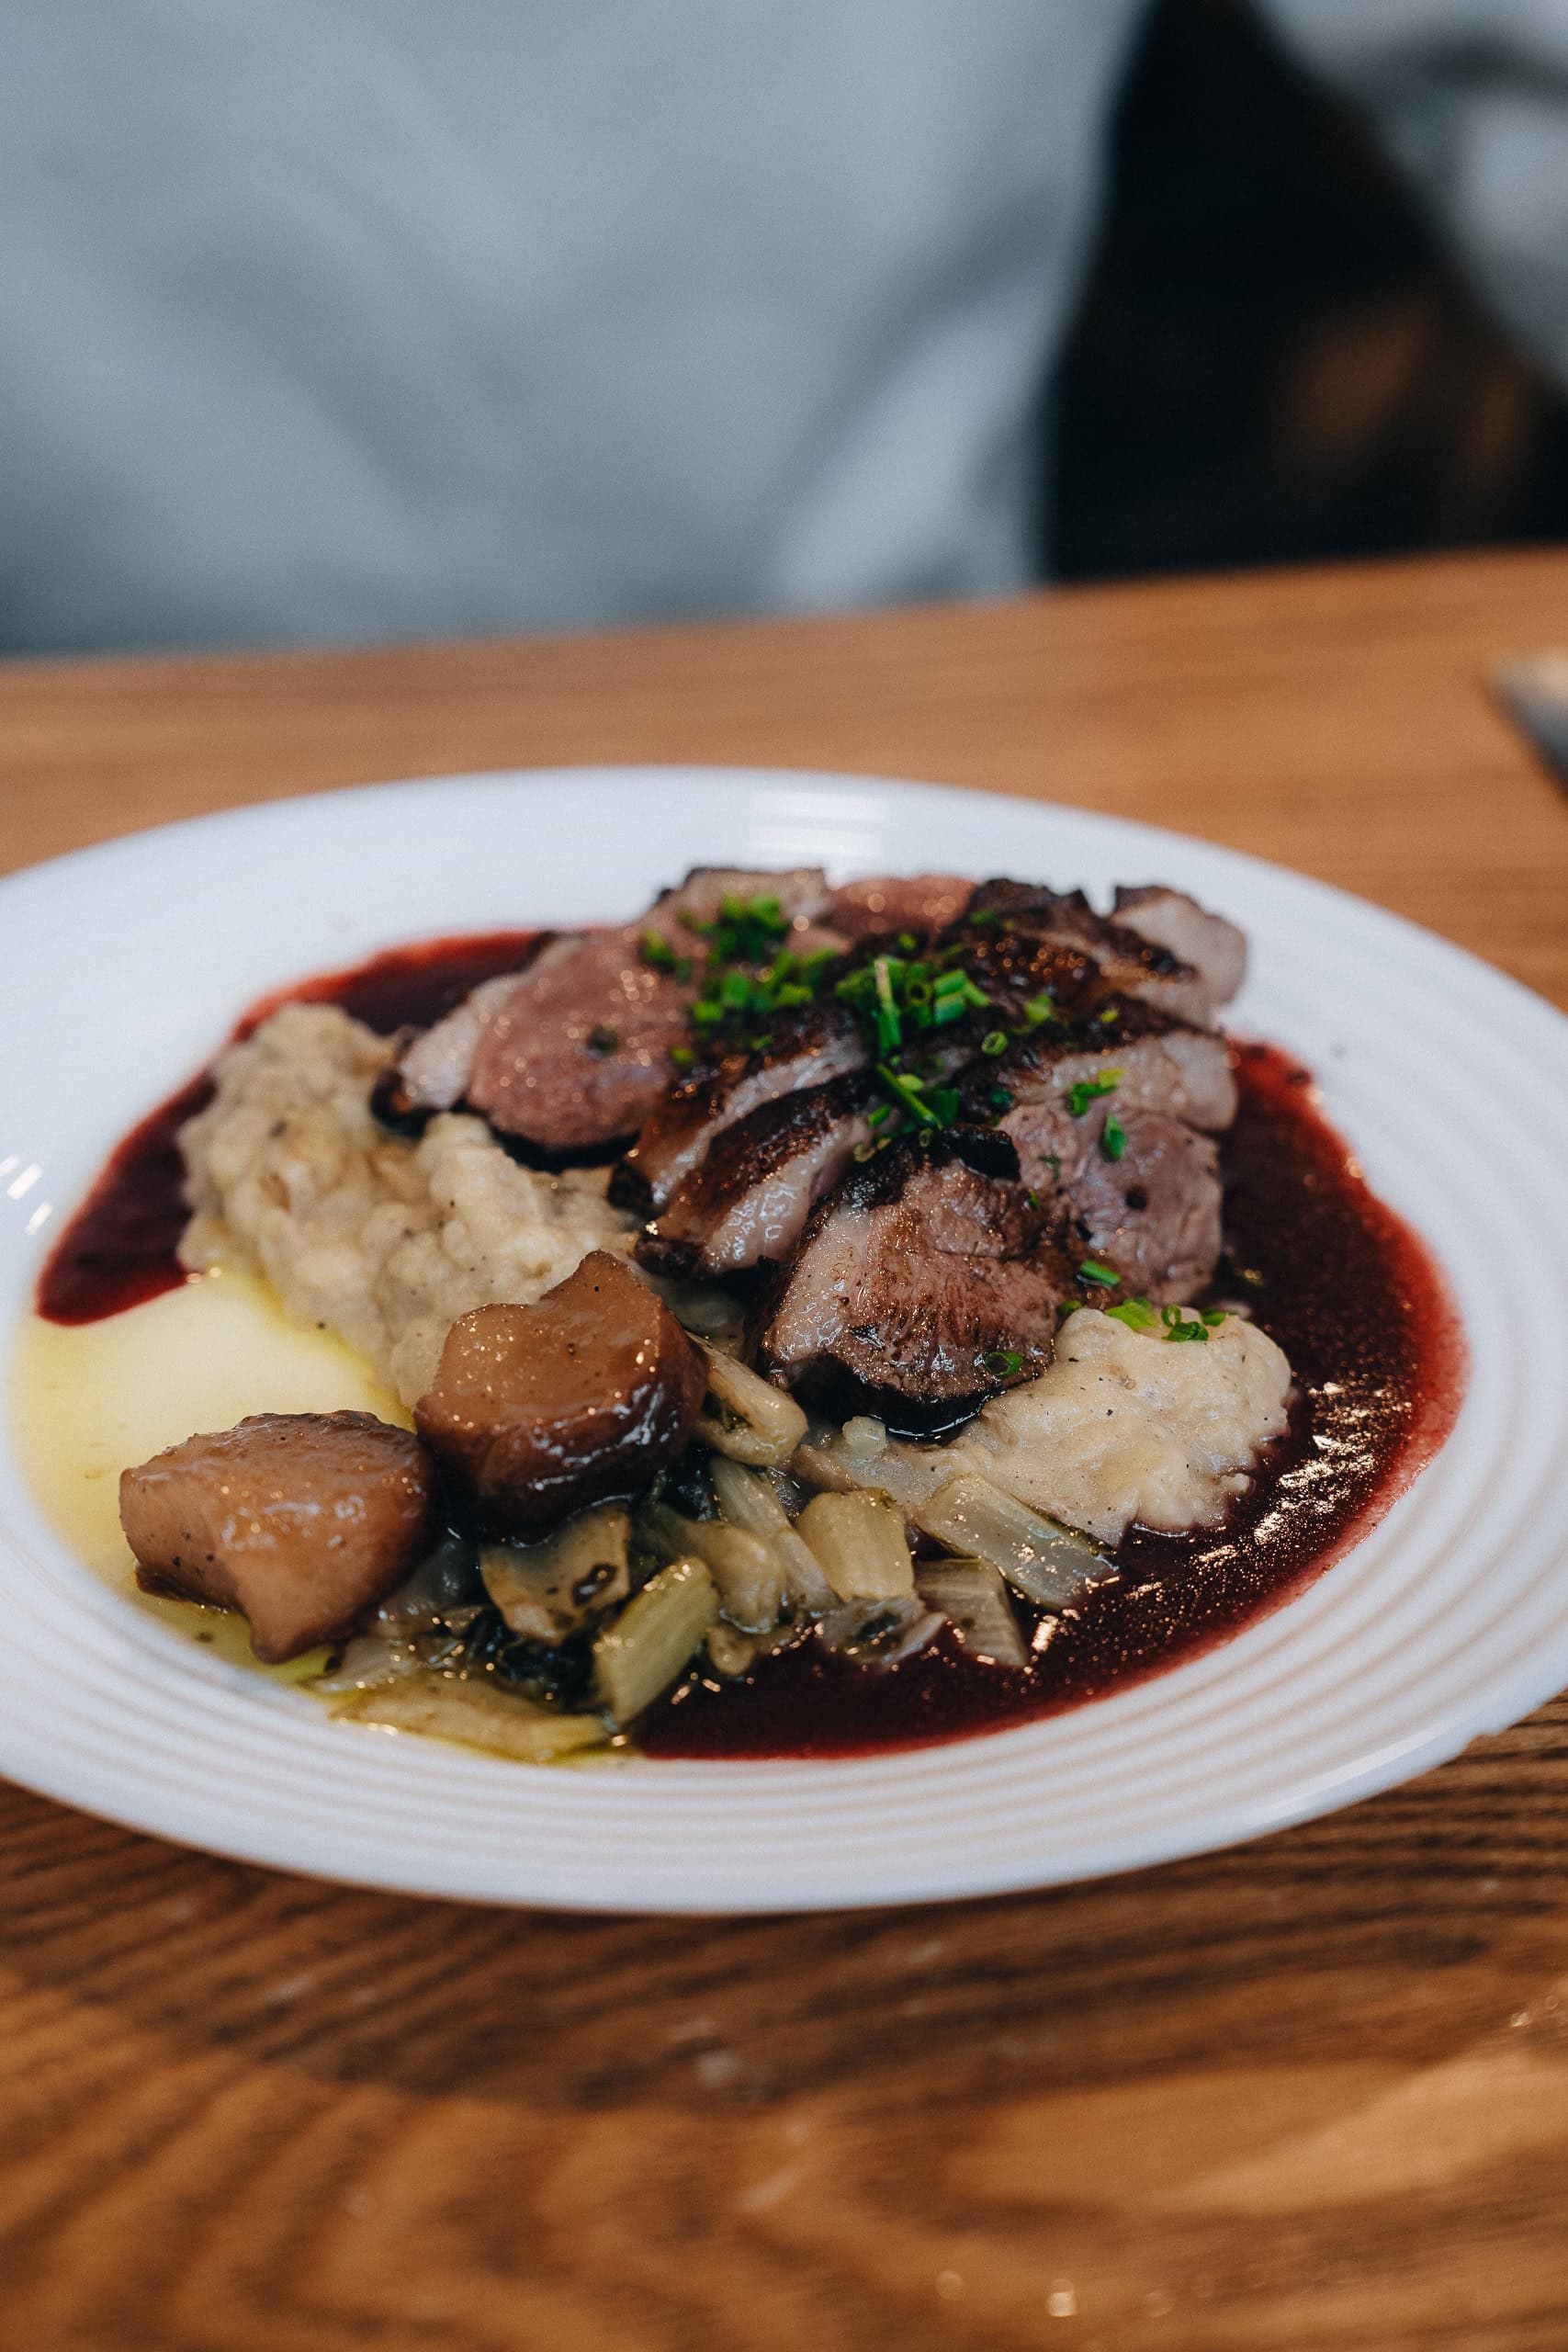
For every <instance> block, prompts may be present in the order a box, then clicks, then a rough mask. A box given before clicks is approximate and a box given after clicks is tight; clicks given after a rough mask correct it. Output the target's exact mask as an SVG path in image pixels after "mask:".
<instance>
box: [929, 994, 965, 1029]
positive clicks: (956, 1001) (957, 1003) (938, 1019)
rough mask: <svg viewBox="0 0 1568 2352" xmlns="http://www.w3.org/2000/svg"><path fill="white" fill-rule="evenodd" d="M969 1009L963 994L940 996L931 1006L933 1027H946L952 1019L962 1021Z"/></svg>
mask: <svg viewBox="0 0 1568 2352" xmlns="http://www.w3.org/2000/svg"><path fill="white" fill-rule="evenodd" d="M967 1010H968V1008H967V1006H966V1005H965V1004H964V999H963V998H962V996H953V995H949V996H939V997H938V998H937V999H936V1001H935V1002H934V1003H933V1004H932V1006H931V1027H932V1028H933V1029H945V1028H946V1026H947V1024H948V1023H949V1022H950V1021H962V1020H963V1018H964V1013H965V1012H966V1011H967Z"/></svg>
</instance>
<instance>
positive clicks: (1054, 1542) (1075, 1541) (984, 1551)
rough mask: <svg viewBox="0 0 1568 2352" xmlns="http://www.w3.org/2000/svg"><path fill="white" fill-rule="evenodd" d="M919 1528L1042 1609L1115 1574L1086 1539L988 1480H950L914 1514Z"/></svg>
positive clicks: (1078, 1594)
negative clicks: (984, 1563) (983, 1563)
mask: <svg viewBox="0 0 1568 2352" xmlns="http://www.w3.org/2000/svg"><path fill="white" fill-rule="evenodd" d="M914 1520H915V1524H916V1526H917V1527H919V1528H922V1529H923V1530H924V1532H926V1534H928V1535H934V1536H935V1537H936V1539H937V1542H938V1543H939V1544H946V1545H947V1546H948V1548H949V1550H950V1551H953V1552H959V1553H963V1554H964V1555H967V1556H969V1557H971V1558H974V1559H980V1560H988V1561H989V1562H990V1564H991V1566H993V1567H994V1568H999V1569H1000V1570H1001V1573H1002V1575H1003V1576H1004V1577H1006V1578H1007V1580H1008V1582H1009V1584H1010V1585H1011V1586H1012V1588H1013V1589H1014V1591H1015V1592H1021V1593H1022V1595H1023V1597H1024V1599H1025V1600H1032V1601H1033V1602H1034V1603H1035V1604H1036V1605H1037V1607H1039V1608H1041V1609H1062V1608H1065V1607H1066V1604H1067V1602H1068V1601H1070V1600H1079V1599H1080V1598H1081V1597H1082V1595H1083V1594H1084V1593H1086V1592H1088V1591H1089V1590H1090V1589H1091V1588H1092V1587H1093V1586H1095V1585H1097V1584H1099V1583H1100V1581H1101V1580H1102V1579H1103V1578H1104V1577H1106V1576H1108V1575H1109V1574H1110V1573H1111V1562H1110V1561H1109V1560H1107V1559H1106V1558H1105V1557H1104V1555H1103V1554H1101V1553H1100V1551H1098V1550H1097V1549H1096V1547H1095V1545H1094V1544H1091V1543H1090V1542H1089V1538H1088V1536H1087V1535H1077V1534H1075V1533H1074V1532H1073V1531H1072V1530H1071V1529H1070V1528H1066V1527H1058V1526H1057V1524H1056V1522H1055V1520H1053V1519H1042V1517H1041V1516H1040V1513H1039V1512H1038V1511H1035V1510H1030V1508H1029V1506H1028V1504H1027V1503H1021V1502H1018V1501H1015V1500H1014V1498H1013V1497H1012V1496H1011V1495H1005V1494H1003V1492H1002V1490H1001V1488H1000V1487H993V1486H992V1484H991V1482H990V1480H989V1479H988V1478H976V1477H972V1476H968V1475H967V1474H965V1475H964V1476H961V1477H957V1478H950V1479H948V1481H947V1483H946V1485H945V1486H942V1487H938V1488H937V1491H936V1493H935V1494H934V1495H932V1496H931V1498H930V1499H929V1501H927V1502H924V1503H922V1504H921V1505H920V1507H919V1510H917V1511H916V1512H915V1513H914Z"/></svg>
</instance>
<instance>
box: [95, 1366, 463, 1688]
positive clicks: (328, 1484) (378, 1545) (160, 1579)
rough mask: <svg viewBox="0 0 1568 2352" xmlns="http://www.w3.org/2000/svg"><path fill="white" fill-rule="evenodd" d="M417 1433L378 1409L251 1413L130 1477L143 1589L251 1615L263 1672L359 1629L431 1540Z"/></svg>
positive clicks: (427, 1467) (129, 1534) (128, 1507)
mask: <svg viewBox="0 0 1568 2352" xmlns="http://www.w3.org/2000/svg"><path fill="white" fill-rule="evenodd" d="M119 1518H120V1525H121V1526H122V1527H123V1528H124V1530H125V1533H126V1540H127V1542H128V1543H129V1544H130V1548H131V1550H132V1551H133V1552H134V1553H135V1555H136V1580H137V1582H138V1583H139V1584H140V1585H141V1588H142V1589H143V1591H145V1592H161V1593H168V1594H172V1595H173V1596H174V1597H175V1599H176V1600H207V1601H211V1602H214V1603H215V1604H216V1605H217V1606H218V1607H219V1608H220V1609H238V1610H241V1611H243V1613H244V1615H245V1616H246V1617H247V1618H248V1619H249V1621H250V1627H251V1646H252V1647H253V1649H254V1651H255V1654H256V1656H257V1657H259V1658H260V1659H262V1660H263V1662H264V1663H265V1664H267V1665H276V1664H277V1663H278V1662H279V1661H280V1660H281V1659H283V1658H289V1657H299V1654H300V1653H301V1651H304V1650H309V1649H314V1648H315V1646H316V1645H317V1644H318V1643H320V1642H333V1641H337V1640H340V1639H341V1638H342V1636H343V1635H344V1634H347V1633H349V1632H351V1631H352V1630H353V1628H354V1626H355V1624H356V1623H358V1621H359V1620H360V1618H361V1617H363V1616H364V1614H365V1612H366V1611H367V1610H368V1609H371V1608H373V1607H374V1606H375V1604H376V1603H377V1602H378V1600H383V1599H384V1598H385V1596H386V1595H387V1594H388V1593H389V1592H390V1591H391V1590H392V1589H393V1588H394V1586H396V1585H399V1584H400V1583H401V1582H402V1580H403V1578H404V1577H406V1576H407V1575H408V1573H409V1571H410V1569H411V1568H412V1566H414V1563H415V1562H416V1561H417V1560H418V1559H419V1558H420V1557H421V1555H423V1553H424V1552H425V1551H426V1550H427V1549H428V1548H429V1546H430V1544H431V1543H432V1542H433V1541H434V1535H435V1532H436V1530H435V1524H434V1477H433V1473H432V1465H431V1462H430V1458H429V1456H428V1455H427V1453H425V1450H424V1448H423V1445H421V1443H420V1442H419V1440H418V1438H416V1437H413V1436H411V1435H410V1433H409V1431H408V1430H397V1429H393V1428H391V1427H390V1426H389V1424H388V1423H387V1422H385V1421H378V1419H376V1417H375V1415H374V1414H372V1413H254V1414H253V1415H252V1416H251V1418H250V1419H248V1420H243V1421H241V1422H240V1423H239V1424H238V1425H237V1427H235V1428H234V1429H231V1430H222V1431H220V1432H219V1433H218V1434H215V1435H211V1436H197V1437H187V1438H186V1439H185V1441H184V1442H183V1443H181V1444H179V1445H172V1446H170V1448H169V1449H168V1451H167V1453H157V1454H154V1455H153V1457H152V1460H151V1461H150V1462H143V1463H141V1464H139V1465H138V1466H137V1467H136V1468H135V1469H133V1470H127V1471H126V1472H124V1474H123V1475H122V1476H121V1478H120V1482H119Z"/></svg>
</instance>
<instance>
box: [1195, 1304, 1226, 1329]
mask: <svg viewBox="0 0 1568 2352" xmlns="http://www.w3.org/2000/svg"><path fill="white" fill-rule="evenodd" d="M1224 1319H1225V1310H1224V1307H1223V1306H1205V1307H1204V1309H1203V1312H1202V1314H1201V1317H1199V1320H1200V1321H1201V1322H1203V1323H1206V1324H1207V1325H1208V1327H1209V1329H1210V1330H1211V1331H1212V1330H1213V1329H1214V1326H1215V1325H1216V1324H1217V1323H1223V1322H1224Z"/></svg>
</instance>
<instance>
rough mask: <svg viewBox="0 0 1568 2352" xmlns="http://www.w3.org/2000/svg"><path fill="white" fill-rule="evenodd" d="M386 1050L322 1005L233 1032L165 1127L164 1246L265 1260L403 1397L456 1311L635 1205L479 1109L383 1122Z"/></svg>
mask: <svg viewBox="0 0 1568 2352" xmlns="http://www.w3.org/2000/svg"><path fill="white" fill-rule="evenodd" d="M389 1059H390V1047H389V1044H388V1041H387V1040H386V1039H385V1038H381V1037H378V1036H377V1035H376V1034H375V1032H374V1031H373V1030H370V1029H367V1028H365V1027H364V1026H363V1025H362V1024H361V1023H359V1022H357V1021H353V1020H351V1019H350V1018H349V1016H348V1014H347V1013H346V1012H342V1011H340V1010H339V1009H338V1008H337V1007H336V1006H334V1005H310V1004H295V1005H287V1006H285V1007H284V1009H283V1011H282V1012H276V1013H275V1014H274V1015H273V1017H272V1019H271V1020H270V1021H267V1022H264V1023H263V1024H262V1026H261V1027H260V1028H259V1029H258V1030H257V1031H256V1032H255V1035H254V1036H253V1037H251V1038H250V1039H249V1040H248V1041H247V1042H246V1043H245V1044H244V1045H242V1046H231V1048H230V1050H229V1052H228V1053H226V1054H225V1055H224V1056H223V1057H222V1059H221V1060H220V1063H219V1064H218V1069H217V1079H218V1093H217V1097H216V1099H215V1101H214V1102H213V1103H211V1105H210V1106H209V1109H207V1110H206V1111H203V1112H202V1113H201V1114H199V1116H197V1118H195V1119H192V1120H191V1121H190V1122H189V1123H188V1125H186V1127H184V1128H183V1129H182V1131H181V1135H180V1143H181V1148H182V1149H183V1150H184V1152H185V1156H186V1167H187V1169H188V1170H189V1180H188V1186H187V1190H188V1193H189V1197H190V1201H191V1205H192V1208H193V1210H194V1212H195V1214H194V1216H192V1219H191V1222H190V1225H189V1227H187V1228H186V1236H185V1238H184V1240H183V1241H182V1243H181V1245H180V1256H181V1258H182V1260H183V1261H184V1263H185V1264H186V1265H187V1266H189V1267H191V1268H192V1269H193V1270H196V1271H205V1270H206V1269H208V1268H209V1267H211V1266H215V1265H225V1266H243V1267H244V1268H246V1269H249V1270H254V1271H257V1272H261V1273H262V1274H264V1275H265V1277H266V1279H267V1280H268V1282H270V1283H271V1284H272V1286H273V1288H274V1290H275V1291H276V1294H277V1295H278V1297H279V1299H280V1300H281V1301H282V1303H283V1306H284V1307H285V1309H286V1311H287V1312H288V1315H289V1316H290V1317H292V1318H293V1319H294V1320H295V1321H296V1322H299V1323H305V1324H312V1323H313V1324H318V1325H326V1326H328V1327H329V1328H330V1329H333V1330H334V1331H337V1332H340V1333H341V1334H342V1336H343V1337H344V1339H345V1340H347V1341H348V1343H349V1345H350V1346H351V1347H354V1348H356V1349H358V1351H360V1353H361V1354H362V1355H364V1356H366V1357H367V1358H368V1359H369V1361H370V1362H371V1363H373V1364H374V1365H375V1367H376V1369H377V1371H378V1373H379V1374H381V1376H382V1377H383V1379H385V1380H386V1381H387V1382H388V1383H389V1385H390V1386H391V1387H393V1388H395V1389H396V1391H397V1392H398V1394H399V1395H400V1397H402V1399H403V1401H404V1402H405V1403H406V1404H412V1402H413V1400H414V1399H415V1398H416V1397H420V1396H423V1393H424V1391H425V1389H426V1388H427V1387H428V1386H429V1385H430V1382H431V1379H432V1376H433V1375H434V1370H435V1364H436V1360H437V1358H438V1356H439V1355H440V1352H441V1343H442V1340H443V1339H444V1338H445V1337H446V1332H447V1330H448V1329H449V1328H450V1326H451V1325H452V1324H453V1323H454V1322H455V1321H456V1320H457V1317H458V1316H459V1315H466V1314H467V1313H468V1309H469V1308H470V1307H474V1306H492V1305H498V1304H502V1303H511V1304H514V1305H517V1306H530V1305H532V1303H533V1301H534V1300H535V1299H536V1298H539V1297H541V1296H542V1295H544V1293H545V1292H546V1291H547V1290H550V1289H552V1288H553V1287H554V1285H555V1284H556V1283H558V1282H562V1281H564V1280H565V1278H566V1276H567V1275H568V1274H570V1272H571V1271H572V1269H573V1268H574V1267H575V1266H576V1265H578V1264H579V1262H580V1261H581V1260H582V1259H583V1258H584V1257H585V1256H586V1255H587V1253H588V1251H589V1250H621V1251H629V1250H630V1248H631V1232H632V1225H633V1221H632V1220H631V1219H630V1218H628V1217H625V1216H621V1215H620V1214H619V1212H618V1211H616V1210H615V1209H612V1208H611V1207H610V1206H609V1205H608V1204H607V1203H606V1202H605V1201H604V1198H603V1195H602V1187H603V1183H604V1175H603V1171H599V1172H598V1173H597V1174H592V1175H591V1174H586V1173H585V1174H584V1175H582V1176H576V1175H571V1174H569V1175H566V1176H546V1175H538V1174H536V1173H535V1172H534V1171H533V1170H530V1169H526V1168H520V1167H518V1166H517V1164H516V1162H515V1161H513V1160H512V1159H508V1157H507V1155H506V1153H505V1152H504V1151H503V1150H502V1148H501V1146H500V1145H499V1144H498V1143H497V1142H496V1141H495V1140H494V1138H493V1137H492V1136H491V1132H490V1130H489V1128H488V1127H487V1126H486V1125H485V1124H484V1122H483V1121H482V1120H481V1119H473V1118H466V1117H462V1116H459V1115H457V1114H447V1115H446V1116H444V1117H441V1118H436V1119H433V1120H432V1122H431V1124H430V1125H429V1127H428V1128H427V1129H426V1131H425V1133H424V1135H423V1136H422V1137H421V1139H420V1140H419V1142H418V1143H412V1142H406V1141H404V1140H403V1139H401V1138H400V1137H399V1136H390V1135H389V1134H387V1132H386V1131H385V1130H384V1129H383V1128H382V1127H381V1126H380V1125H378V1122H377V1121H376V1119H375V1118H374V1116H373V1115H372V1114H371V1111H370V1108H369V1093H370V1088H371V1085H372V1082H373V1081H374V1080H375V1079H376V1077H377V1076H378V1073H379V1071H380V1070H381V1069H383V1068H384V1067H385V1065H386V1063H387V1062H388V1061H389Z"/></svg>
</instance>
